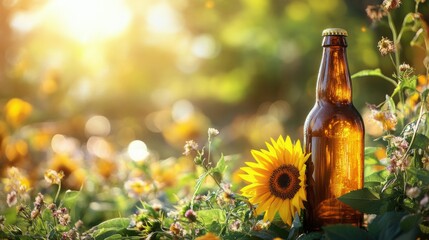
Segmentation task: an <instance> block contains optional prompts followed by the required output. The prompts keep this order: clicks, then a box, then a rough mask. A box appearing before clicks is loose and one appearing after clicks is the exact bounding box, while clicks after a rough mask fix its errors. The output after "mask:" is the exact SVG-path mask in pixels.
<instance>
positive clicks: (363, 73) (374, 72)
mask: <svg viewBox="0 0 429 240" xmlns="http://www.w3.org/2000/svg"><path fill="white" fill-rule="evenodd" d="M368 76H377V77H386V76H384V75H383V73H381V70H380V68H376V69H373V70H369V69H366V70H362V71H359V72H357V73H355V74H353V75H352V78H357V77H368Z"/></svg>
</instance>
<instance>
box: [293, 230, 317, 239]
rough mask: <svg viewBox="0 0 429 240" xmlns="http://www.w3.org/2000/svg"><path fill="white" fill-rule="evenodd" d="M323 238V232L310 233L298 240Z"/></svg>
mask: <svg viewBox="0 0 429 240" xmlns="http://www.w3.org/2000/svg"><path fill="white" fill-rule="evenodd" d="M322 236H323V235H322V233H321V232H310V233H308V234H302V235H300V236H299V237H298V238H297V239H296V240H319V239H322Z"/></svg>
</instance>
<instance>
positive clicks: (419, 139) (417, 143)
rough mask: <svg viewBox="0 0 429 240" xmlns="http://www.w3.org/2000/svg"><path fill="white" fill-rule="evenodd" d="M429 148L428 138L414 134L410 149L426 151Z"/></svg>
mask: <svg viewBox="0 0 429 240" xmlns="http://www.w3.org/2000/svg"><path fill="white" fill-rule="evenodd" d="M428 146H429V138H428V137H427V136H425V135H423V134H421V133H418V134H416V136H415V137H414V141H413V144H412V145H411V148H412V149H426V148H427V147H428Z"/></svg>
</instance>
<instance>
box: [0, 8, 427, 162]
mask: <svg viewBox="0 0 429 240" xmlns="http://www.w3.org/2000/svg"><path fill="white" fill-rule="evenodd" d="M379 3H381V2H377V1H360V0H350V1H344V0H329V1H320V0H271V1H266V0H237V1H220V0H174V1H167V0H164V1H163V0H144V1H140V0H124V1H121V0H103V1H101V0H100V1H97V0H74V1H68V0H35V1H23V0H2V1H1V2H0V16H1V17H0V103H1V104H2V106H5V107H4V108H5V110H4V114H3V115H6V117H4V121H3V123H2V126H1V134H2V135H3V140H2V157H1V160H0V161H1V162H0V167H1V168H2V169H4V167H5V166H19V167H23V168H27V169H32V168H33V167H34V163H36V164H45V162H52V161H54V162H55V160H53V157H52V156H53V153H64V152H67V153H69V155H78V156H79V159H83V160H84V161H87V160H88V159H87V158H99V159H105V160H106V161H107V162H108V163H109V162H115V161H116V158H117V156H118V155H121V154H125V155H126V154H128V155H129V156H131V157H132V156H133V154H134V155H136V154H137V155H136V156H137V157H136V158H143V157H145V156H146V155H148V154H149V153H150V154H151V155H156V156H157V158H159V159H165V158H168V157H170V156H180V155H181V154H182V152H183V146H184V143H185V141H186V140H190V139H194V140H196V141H197V142H199V143H201V142H204V141H205V139H206V135H207V128H208V127H214V128H217V129H219V130H220V132H221V135H220V136H221V138H222V143H221V146H219V147H220V148H221V149H222V151H223V152H224V153H225V154H241V156H242V157H241V158H240V159H241V160H240V161H244V160H246V159H247V158H248V157H249V151H250V149H253V148H260V147H263V146H264V142H265V141H267V140H269V138H270V137H273V138H277V137H278V135H280V134H285V135H290V136H291V137H292V138H293V139H295V140H297V139H302V126H303V122H304V120H305V117H306V115H307V113H308V111H309V110H310V109H311V107H312V105H313V104H314V98H315V84H316V78H317V73H318V68H319V62H320V58H321V53H322V48H321V40H322V37H321V32H322V30H323V29H325V28H328V27H342V28H345V29H346V30H347V31H348V32H349V37H348V43H349V47H348V59H349V66H350V72H351V74H353V73H355V72H357V71H359V70H362V69H373V68H377V67H381V68H382V71H383V72H385V73H386V75H390V73H391V72H393V71H392V70H393V68H392V67H391V64H390V62H389V60H388V59H387V58H384V59H383V58H382V57H381V56H379V54H378V52H377V42H378V39H380V38H381V36H387V37H390V36H389V30H388V27H387V26H386V23H385V21H384V22H379V23H373V22H371V20H370V19H369V18H368V17H367V16H366V13H365V8H366V6H367V5H368V4H379ZM427 5H428V4H427V3H425V4H424V5H422V6H421V8H422V9H423V10H422V11H425V12H428V11H427V9H428V7H427ZM413 6H414V3H413V1H404V3H403V4H402V6H401V8H400V9H398V10H396V11H395V12H394V13H393V17H394V18H395V19H396V20H395V21H396V22H397V24H401V21H402V17H403V16H401V14H402V13H404V12H409V11H410V10H412V8H413ZM411 37H412V35H410V36H408V35H405V36H404V38H405V40H407V39H410V38H411ZM403 48H406V49H407V51H406V52H407V54H406V56H405V58H406V61H407V62H408V63H410V64H412V65H416V64H420V63H421V61H422V58H423V55H424V52H423V51H421V50H419V49H413V48H410V47H409V46H408V45H404V46H403ZM420 66H421V64H420ZM417 71H422V69H418V68H417ZM353 88H354V89H353V90H354V103H355V105H356V107H357V108H358V109H359V110H360V111H361V113H362V114H363V115H365V112H366V110H365V104H366V103H374V104H378V103H380V102H381V101H383V100H384V98H385V95H386V94H390V93H391V92H392V90H393V89H392V87H391V86H390V85H389V84H388V83H386V82H383V81H382V80H380V79H371V78H367V79H363V78H361V79H355V80H353ZM11 99H18V100H20V101H23V102H19V101H18V102H15V105H16V106H15V107H10V106H9V108H8V107H7V105H8V104H7V103H10V102H9V101H10V100H11ZM11 105H13V104H11ZM8 109H9V110H10V109H12V113H8V111H9V110H8ZM8 114H12V115H13V114H15V115H13V116H15V118H13V116H12V117H9V118H11V119H12V120H11V119H9V120H8V119H7V115H8ZM27 115H28V116H27ZM374 131H375V132H374ZM369 133H376V130H371V131H369ZM131 143H134V145H132V144H131ZM47 149H49V151H47ZM139 154H140V155H139ZM121 156H122V155H121Z"/></svg>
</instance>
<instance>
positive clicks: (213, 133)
mask: <svg viewBox="0 0 429 240" xmlns="http://www.w3.org/2000/svg"><path fill="white" fill-rule="evenodd" d="M207 132H208V134H209V137H214V136H217V135H219V130H217V129H216V128H209V130H208V131H207Z"/></svg>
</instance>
